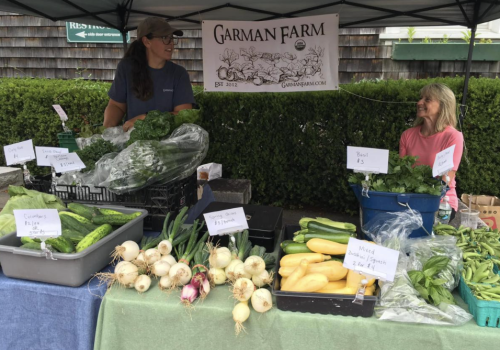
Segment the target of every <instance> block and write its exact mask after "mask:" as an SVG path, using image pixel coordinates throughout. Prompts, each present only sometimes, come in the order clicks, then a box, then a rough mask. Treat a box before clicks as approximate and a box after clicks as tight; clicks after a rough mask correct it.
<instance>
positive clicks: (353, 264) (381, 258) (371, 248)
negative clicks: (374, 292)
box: [344, 238, 399, 282]
mask: <svg viewBox="0 0 500 350" xmlns="http://www.w3.org/2000/svg"><path fill="white" fill-rule="evenodd" d="M398 260H399V252H398V251H397V250H393V249H389V248H386V247H382V246H379V245H376V244H373V243H369V242H367V241H361V240H359V239H356V238H349V243H348V244H347V252H346V254H345V258H344V267H345V268H348V269H351V270H354V271H358V272H360V273H361V274H364V275H369V276H373V277H376V278H380V279H382V280H384V281H389V282H392V281H394V274H395V273H396V267H397V266H398Z"/></svg>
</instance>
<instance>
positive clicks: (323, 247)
mask: <svg viewBox="0 0 500 350" xmlns="http://www.w3.org/2000/svg"><path fill="white" fill-rule="evenodd" d="M306 245H307V248H309V249H311V250H312V251H313V252H316V253H321V254H330V255H345V253H346V252H347V244H342V243H337V242H332V241H328V240H326V239H321V238H313V239H311V240H309V241H308V242H307V244H306Z"/></svg>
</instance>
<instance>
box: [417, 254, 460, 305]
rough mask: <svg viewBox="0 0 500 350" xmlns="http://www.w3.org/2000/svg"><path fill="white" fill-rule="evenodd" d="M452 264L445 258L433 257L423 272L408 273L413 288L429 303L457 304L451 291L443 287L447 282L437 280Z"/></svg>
mask: <svg viewBox="0 0 500 350" xmlns="http://www.w3.org/2000/svg"><path fill="white" fill-rule="evenodd" d="M449 262H450V259H449V258H447V257H445V256H433V257H432V258H430V259H429V260H427V262H426V263H425V264H424V267H423V269H422V271H417V270H415V271H408V276H409V277H410V280H411V283H412V284H413V287H414V288H415V289H416V290H417V291H418V292H419V294H420V295H421V296H422V298H424V299H425V300H426V301H427V302H428V303H430V304H433V305H435V306H438V305H439V304H440V303H448V304H455V299H454V298H453V295H451V293H450V291H449V290H448V289H446V288H445V287H443V284H445V283H446V282H447V281H446V280H445V279H442V278H436V275H438V274H439V273H440V272H441V271H443V270H444V269H445V268H446V267H447V266H448V263H449Z"/></svg>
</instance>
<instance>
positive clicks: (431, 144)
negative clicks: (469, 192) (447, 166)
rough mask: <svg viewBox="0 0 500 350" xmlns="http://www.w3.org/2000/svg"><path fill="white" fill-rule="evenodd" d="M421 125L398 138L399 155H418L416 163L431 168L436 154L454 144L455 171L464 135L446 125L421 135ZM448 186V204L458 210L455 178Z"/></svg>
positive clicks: (458, 163)
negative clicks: (437, 130) (430, 133)
mask: <svg viewBox="0 0 500 350" xmlns="http://www.w3.org/2000/svg"><path fill="white" fill-rule="evenodd" d="M421 127H422V126H421V125H419V126H415V127H413V128H410V129H408V130H406V131H405V132H403V134H402V135H401V139H400V140H399V155H400V156H401V157H404V156H418V159H417V163H416V164H417V165H422V164H424V165H429V166H430V167H431V168H432V166H433V165H434V160H435V159H436V154H437V153H439V152H441V151H443V150H445V149H446V148H448V147H451V146H453V145H455V152H454V154H453V164H454V165H455V166H454V167H453V170H454V171H457V170H458V166H459V165H460V160H461V159H462V152H463V148H464V136H463V135H462V133H461V132H460V131H458V130H457V129H455V128H453V127H452V126H447V127H446V129H444V130H443V131H442V132H438V133H437V134H434V135H431V136H423V135H422V134H421V133H420V128H421ZM449 186H450V190H449V191H448V193H446V195H447V196H448V197H450V206H451V207H452V208H453V209H455V210H458V198H457V191H456V190H455V187H456V182H455V179H453V180H452V181H451V184H450V185H449Z"/></svg>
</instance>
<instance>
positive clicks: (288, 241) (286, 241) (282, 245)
mask: <svg viewBox="0 0 500 350" xmlns="http://www.w3.org/2000/svg"><path fill="white" fill-rule="evenodd" d="M290 243H297V242H294V241H292V240H291V239H289V240H285V241H283V242H281V243H280V247H281V249H283V250H285V247H286V246H287V245H288V244H290Z"/></svg>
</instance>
